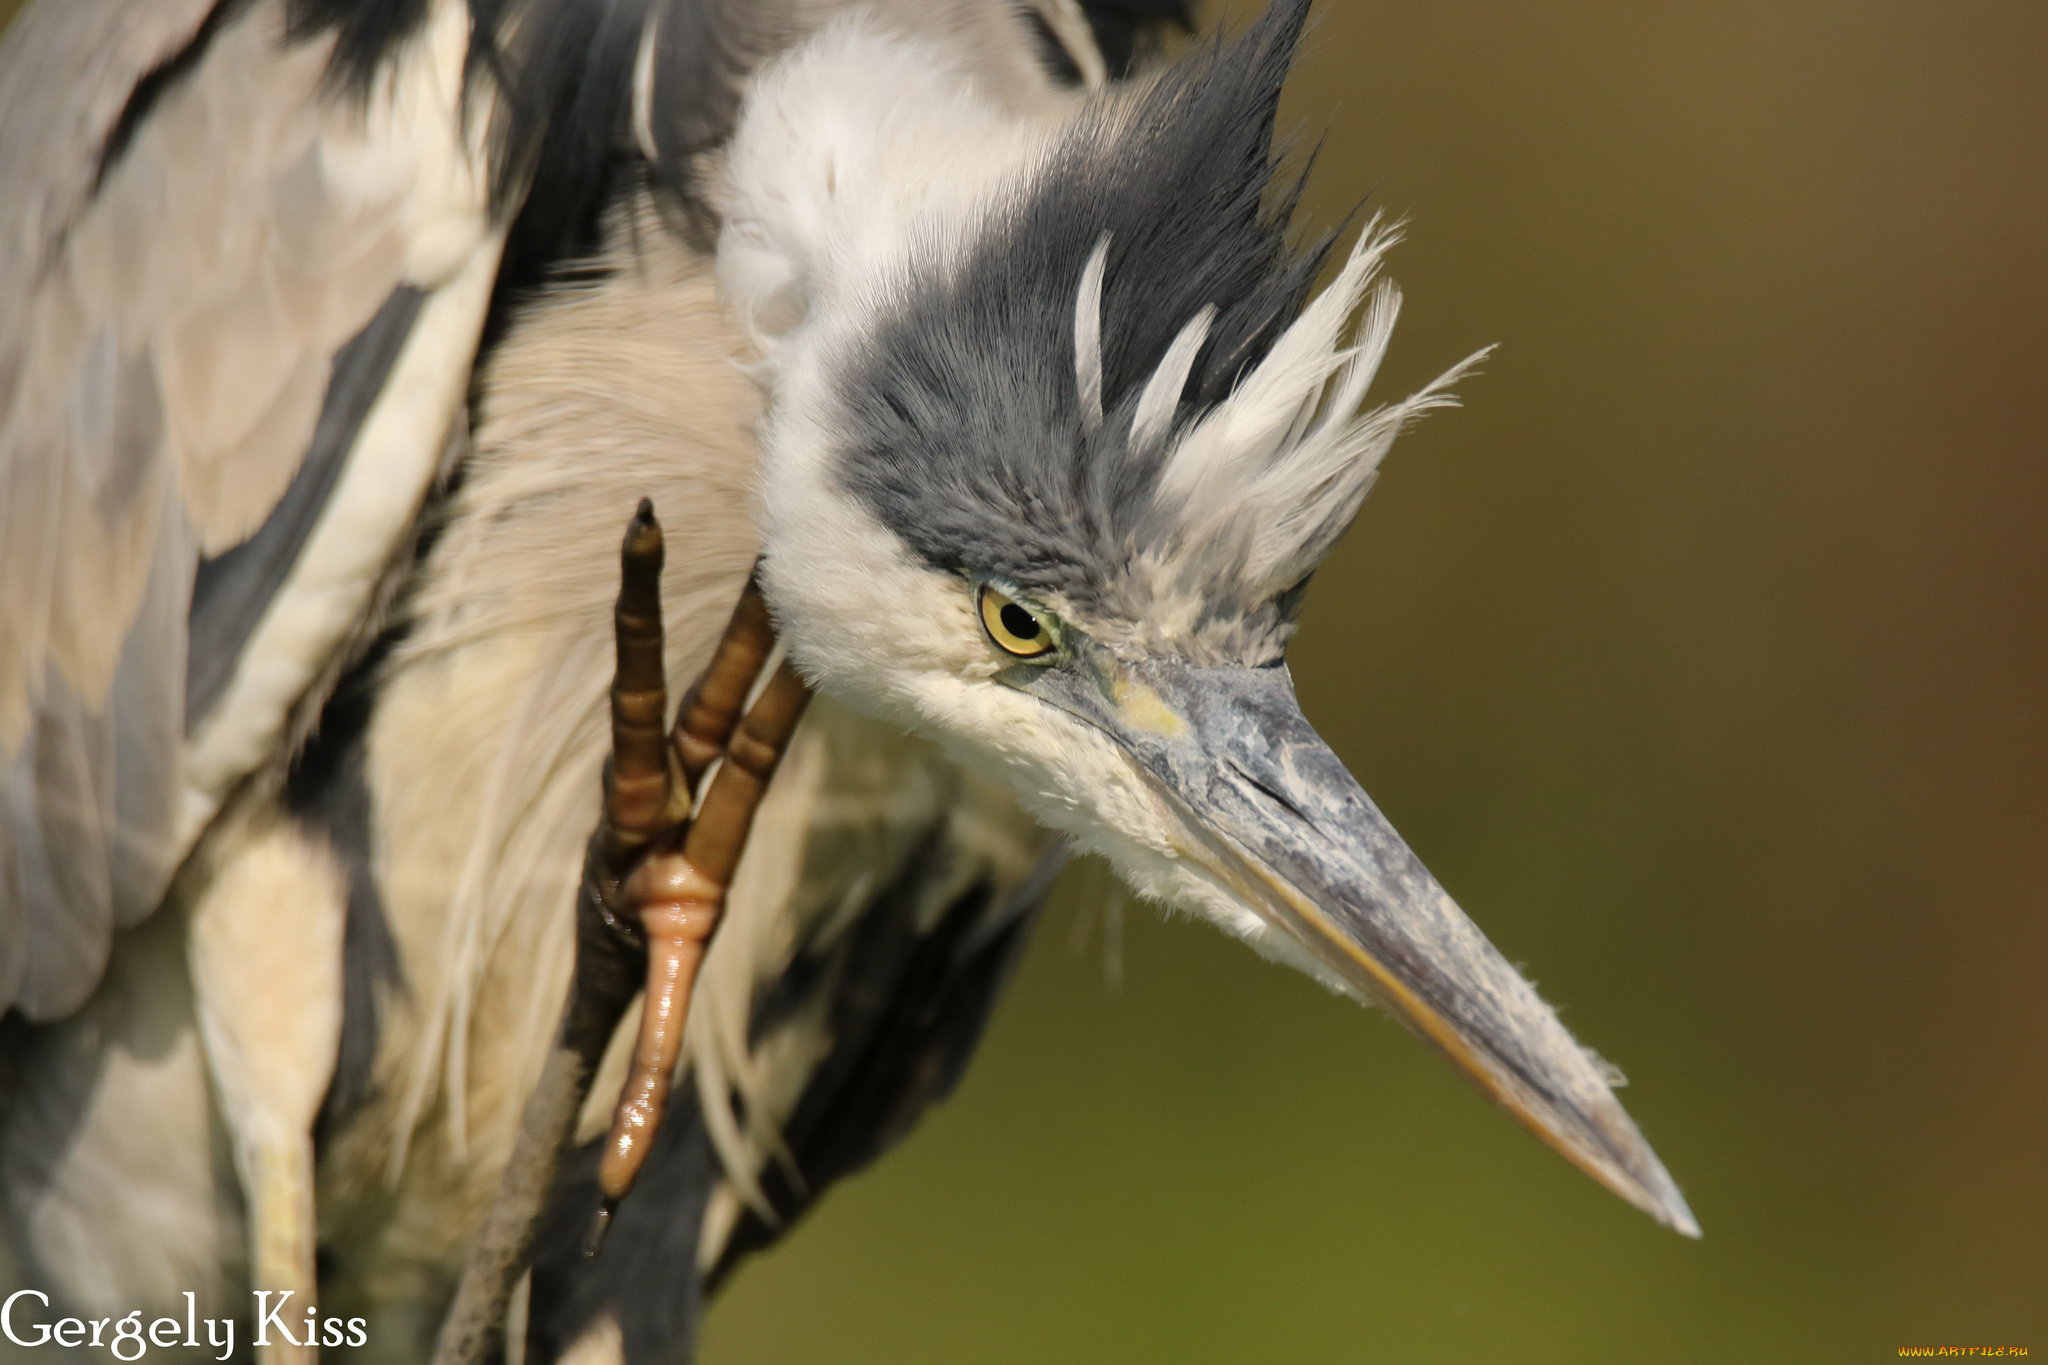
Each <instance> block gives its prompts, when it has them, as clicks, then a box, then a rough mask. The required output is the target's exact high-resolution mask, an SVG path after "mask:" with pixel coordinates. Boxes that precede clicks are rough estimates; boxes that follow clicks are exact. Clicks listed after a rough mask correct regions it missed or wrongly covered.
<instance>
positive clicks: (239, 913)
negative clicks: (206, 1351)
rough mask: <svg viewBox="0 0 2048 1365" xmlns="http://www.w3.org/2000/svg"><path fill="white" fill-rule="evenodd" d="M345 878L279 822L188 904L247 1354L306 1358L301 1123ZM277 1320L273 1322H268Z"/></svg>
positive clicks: (309, 1205)
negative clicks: (250, 1345) (244, 1212)
mask: <svg viewBox="0 0 2048 1365" xmlns="http://www.w3.org/2000/svg"><path fill="white" fill-rule="evenodd" d="M346 906H347V882H346V878H345V876H344V874H343V872H342V870H341V868H340V867H339V866H338V865H337V864H336V862H335V860H334V857H333V855H332V853H331V852H330V851H329V850H327V849H326V848H324V847H322V846H321V845H319V844H316V843H314V842H313V841H311V840H309V839H308V838H306V837H305V836H304V835H303V834H302V833H301V832H299V831H298V830H297V829H296V828H295V827H293V826H291V825H290V824H288V823H284V822H277V823H262V824H259V825H258V826H257V827H255V828H247V829H243V830H240V831H235V832H233V833H232V834H231V835H230V841H229V843H228V844H227V846H226V847H225V849H224V851H223V854H222V856H221V859H220V862H219V864H218V866H217V870H216V872H215V875H214V876H213V877H212V878H211V879H210V881H209V883H208V885H207V887H206V890H205V891H204V893H203V894H202V895H201V896H200V897H199V899H198V902H197V904H196V905H195V906H194V908H193V915H192V925H191V934H190V937H189V939H188V941H187V947H186V951H187V955H188V960H189V962H190V964H191V968H192V977H193V985H194V988H195V995H196V999H197V1004H198V1014H199V1029H200V1038H201V1040H202V1042H203V1045H204V1048H205V1052H206V1060H207V1065H208V1068H209V1070H210V1071H211V1072H212V1075H213V1081H214V1090H215V1093H216V1095H217V1096H218V1099H219V1103H220V1110H221V1116H222V1119H223V1120H224V1121H225V1123H226V1125H227V1128H228V1132H229V1135H230V1136H231V1138H232V1140H233V1145H234V1153H235V1166H236V1170H237V1173H238V1174H239V1175H240V1177H241V1182H242V1189H243V1193H244V1195H245V1197H246V1202H247V1206H248V1235H249V1258H250V1260H249V1272H250V1287H251V1289H252V1290H254V1291H257V1292H259V1293H261V1294H263V1295H264V1296H265V1297H264V1298H263V1299H261V1300H259V1301H258V1302H259V1303H261V1304H262V1305H263V1308H259V1309H258V1316H259V1317H264V1313H263V1310H264V1309H275V1310H276V1313H275V1317H274V1318H264V1322H263V1326H264V1328H265V1330H264V1331H263V1332H262V1333H261V1340H260V1344H259V1346H258V1358H259V1359H260V1360H261V1361H262V1362H264V1365H302V1363H303V1365H310V1362H312V1361H314V1360H316V1359H317V1358H318V1356H319V1351H318V1348H317V1346H316V1344H315V1341H314V1337H315V1335H316V1333H315V1332H314V1331H313V1329H312V1327H311V1325H310V1323H309V1321H308V1315H309V1313H311V1311H312V1310H313V1308H314V1299H315V1295H316V1293H317V1290H318V1284H317V1280H316V1275H315V1268H314V1247H315V1244H316V1241H317V1227H316V1223H315V1218H314V1205H313V1180H314V1166H313V1121H314V1118H315V1116H316V1115H317V1114H318V1112H319V1108H320V1101H321V1097H322V1096H323V1095H324V1094H325V1093H326V1090H327V1083H328V1080H329V1078H330V1077H331V1075H332V1074H333V1070H334V1058H335V1052H336V1049H337V1047H338V1046H339V1044H340V1039H341V997H342V965H341V953H342V926H343V920H344V916H345V914H346ZM279 1324H282V1325H283V1326H282V1330H280V1327H279Z"/></svg>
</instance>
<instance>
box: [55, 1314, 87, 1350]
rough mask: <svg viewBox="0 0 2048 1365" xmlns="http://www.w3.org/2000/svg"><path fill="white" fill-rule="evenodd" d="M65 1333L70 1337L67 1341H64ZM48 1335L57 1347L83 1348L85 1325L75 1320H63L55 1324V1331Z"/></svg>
mask: <svg viewBox="0 0 2048 1365" xmlns="http://www.w3.org/2000/svg"><path fill="white" fill-rule="evenodd" d="M67 1333H68V1334H69V1335H70V1337H71V1339H70V1340H69V1341H66V1340H65V1339H64V1338H65V1335H66V1334H67ZM50 1335H51V1336H52V1337H53V1338H55V1340H56V1342H57V1344H58V1345H59V1346H83V1345H84V1344H85V1324H84V1323H82V1322H80V1321H79V1320H78V1319H77V1318H65V1319H64V1320H63V1321H62V1322H60V1323H58V1324H57V1328H56V1330H55V1331H54V1332H52V1333H51V1334H50Z"/></svg>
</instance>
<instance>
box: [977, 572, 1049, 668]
mask: <svg viewBox="0 0 2048 1365" xmlns="http://www.w3.org/2000/svg"><path fill="white" fill-rule="evenodd" d="M981 628H982V629H983V630H985V631H987V632H988V638H989V639H991V640H993V641H995V643H996V648H998V649H1000V650H1002V651H1003V652H1004V653H1005V654H1014V655H1016V656H1017V657H1018V658H1020V659H1035V658H1038V657H1039V656H1040V655H1044V654H1050V653H1051V652H1052V650H1053V647H1054V645H1055V644H1056V643H1057V641H1055V640H1054V639H1053V635H1052V631H1051V630H1050V629H1048V628H1047V627H1046V624H1045V622H1044V621H1042V620H1040V619H1039V618H1038V616H1037V615H1036V614H1034V613H1033V612H1032V610H1031V609H1030V608H1029V607H1026V606H1024V605H1022V604H1021V603H1018V602H1014V601H1012V600H1011V599H1010V598H1008V597H1005V596H1004V595H1003V594H1002V593H1000V592H998V591H996V589H994V588H992V587H989V586H988V585H986V584H984V585H983V586H982V589H981Z"/></svg>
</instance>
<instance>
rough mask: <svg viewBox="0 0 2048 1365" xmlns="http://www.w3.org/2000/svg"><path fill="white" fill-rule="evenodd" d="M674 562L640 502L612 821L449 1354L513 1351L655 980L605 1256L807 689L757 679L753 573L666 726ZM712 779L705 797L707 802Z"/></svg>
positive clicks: (442, 1345) (623, 585) (624, 575)
mask: <svg viewBox="0 0 2048 1365" xmlns="http://www.w3.org/2000/svg"><path fill="white" fill-rule="evenodd" d="M663 556H664V550H663V543H662V535H661V527H660V524H659V523H658V522H657V521H656V520H655V518H654V509H653V507H652V506H651V505H650V504H649V503H648V502H646V501H645V500H644V499H643V500H642V502H641V504H640V510H639V511H638V513H637V514H636V515H635V516H634V518H633V521H632V523H631V525H630V526H629V527H628V528H627V531H626V540H625V545H624V547H623V549H622V551H621V554H620V588H619V598H618V605H617V608H616V612H615V615H614V635H615V640H616V645H617V651H618V653H617V664H616V668H615V671H614V674H613V682H612V693H611V714H612V757H611V761H610V762H609V763H608V764H607V765H606V768H605V786H604V814H603V816H602V818H601V819H600V820H599V822H598V827H597V829H596V831H595V832H594V833H593V834H592V836H591V839H590V843H589V846H588V849H587V851H586V853H585V856H584V866H583V878H582V881H581V884H580V891H579V893H578V897H577V916H576V963H575V968H574V971H573V973H572V976H571V980H570V987H569V998H568V1001H567V1003H566V1005H565V1006H564V1009H563V1014H562V1023H561V1028H560V1030H559V1031H558V1033H557V1036H556V1042H555V1046H554V1049H553V1050H552V1051H551V1052H550V1054H549V1056H548V1060H547V1063H546V1065H545V1067H544V1068H543V1070H542V1074H541V1080H540V1084H539V1085H538V1086H537V1087H536V1088H535V1090H534V1093H533V1094H532V1095H531V1096H530V1097H529V1098H528V1100H527V1105H526V1109H525V1112H524V1114H523V1116H522V1118H521V1121H520V1131H519V1137H518V1139H517V1141H516V1143H515V1145H514V1148H513V1153H512V1159H511V1161H510V1162H509V1163H508V1164H507V1167H506V1171H505V1176H504V1179H503V1181H502V1182H501V1184H500V1187H499V1198H498V1199H497V1201H496V1202H495V1203H494V1204H493V1206H492V1209H491V1212H490V1214H489V1216H488V1217H487V1219H486V1221H485V1225H484V1227H483V1229H482V1230H481V1231H480V1232H479V1234H478V1236H477V1241H476V1243H475V1244H474V1246H473V1247H472V1248H471V1252H470V1256H469V1261H468V1263H467V1265H465V1267H464V1269H463V1278H462V1282H461V1284H460V1285H459V1286H458V1287H457V1290H456V1297H455V1301H454V1303H453V1304H452V1305H451V1307H450V1309H449V1312H448V1316H447V1318H446V1319H445V1320H444V1321H443V1323H442V1327H441V1334H440V1338H439V1340H438V1341H437V1342H436V1345H435V1351H434V1361H435V1365H477V1363H478V1362H484V1361H491V1360H496V1359H499V1358H501V1357H502V1355H503V1353H504V1330H505V1306H506V1303H507V1301H508V1300H509V1298H510V1295H511V1292H512V1286H513V1284H514V1282H515V1281H516V1280H517V1279H518V1277H519V1275H520V1273H521V1272H522V1271H523V1270H524V1268H525V1266H526V1262H527V1260H528V1257H529V1255H530V1253H531V1250H532V1240H533V1230H534V1226H535V1224H536V1222H537V1221H538V1219H539V1217H540V1212H541V1206H542V1204H543V1202H544V1201H545V1199H546V1197H547V1195H548V1193H549V1191H550V1189H551V1188H552V1185H553V1181H554V1173H555V1168H556V1166H557V1164H558V1161H559V1158H560V1155H561V1152H562V1149H563V1148H564V1147H565V1146H566V1145H567V1144H568V1142H569V1139H570V1135H571V1133H572V1131H573V1129H574V1125H575V1120H576V1115H577V1114H578V1112H579V1111H580V1110H581V1108H582V1105H583V1101H584V1099H585V1097H586V1096H587V1095H588V1093H589V1089H590V1084H591V1080H592V1077H593V1075H594V1073H595V1072H596V1070H597V1067H598V1064H599V1062H600V1061H601V1060H602V1059H603V1055H604V1051H605V1047H606V1045H607V1044H608V1043H609V1042H610V1040H611V1037H612V1034H613V1031H614V1030H615V1029H616V1028H617V1026H618V1023H619V1020H620V1018H621V1017H622V1016H623V1015H624V1013H625V1009H626V1006H627V1005H628V1004H629V1003H631V1000H632V996H633V993H634V989H635V987H636V986H640V985H642V984H643V983H644V985H645V990H646V1000H645V1004H644V1006H643V1008H642V1011H641V1026H640V1032H639V1035H638V1038H637V1040H636V1046H635V1049H634V1057H633V1063H632V1065H631V1067H630V1069H629V1072H628V1078H627V1081H626V1084H625V1086H624V1088H623V1090H622V1093H621V1095H620V1099H619V1104H618V1109H617V1113H616V1116H615V1118H614V1121H613V1125H612V1132H611V1135H610V1137H609V1138H608V1139H607V1141H606V1145H605V1154H604V1159H603V1163H602V1167H601V1174H600V1185H601V1188H602V1189H603V1192H604V1197H605V1202H604V1206H603V1207H602V1208H601V1209H600V1211H599V1217H598V1222H597V1225H596V1227H595V1228H594V1229H593V1231H592V1237H591V1242H590V1251H591V1254H593V1255H595V1254H596V1253H597V1250H598V1248H599V1247H600V1246H601V1244H602V1240H603V1233H604V1229H605V1227H606V1226H607V1224H608V1221H609V1216H610V1210H611V1206H612V1204H613V1203H615V1202H616V1201H617V1200H618V1199H620V1198H622V1197H624V1195H625V1194H626V1192H627V1191H628V1190H629V1189H630V1188H631V1187H632V1184H633V1180H634V1177H635V1176H637V1175H638V1173H639V1169H640V1166H641V1165H642V1164H643V1163H644V1162H645V1160H646V1156H647V1151H648V1149H649V1146H650V1145H651V1143H652V1140H653V1138H654V1135H655V1133H656V1132H657V1131H658V1129H659V1126H660V1123H661V1117H662V1112H663V1110H664V1108H665V1106H666V1103H667V1097H668V1085H669V1078H670V1076H671V1075H672V1074H673V1072H674V1069H675V1064H676V1060H677V1057H678V1056H679V1055H680V1052H681V1045H682V1032H683V1026H684V1023H685V1021H686V1019H687V1018H688V1015H689V1001H690V992H691V988H692V986H693V985H694V984H695V981H696V973H697V968H698V966H699V965H700V964H701V963H702V960H703V954H704V951H705V949H706V947H707V946H708V945H709V942H710V938H711V935H712V933H713V932H714V931H715V930H716V928H717V926H718V918H719V914H720V912H721V910H722V909H723V906H724V900H725V891H726V888H727V887H728V886H729V885H730V884H731V881H732V874H733V869H734V868H735V866H736V865H737V864H738V862H739V856H740V853H741V851H742V850H743V849H744V848H745V846H746V841H747V834H748V832H749V830H750V829H751V827H752V824H753V818H754V812H755V810H756V808H757V807H758V806H759V804H760V801H761V797H762V795H763V794H764V793H765V791H766V789H767V784H768V780H769V778H770V777H771V776H772V775H773V773H774V770H775V766H776V764H777V763H778V762H779V761H780V759H781V757H782V753H783V750H784V749H785V748H786V747H787V746H788V743H789V739H790V736H791V735H792V734H793V733H794V731H795V729H796V724H797V721H798V720H799V719H800V718H801V717H802V715H803V710H804V706H805V704H806V703H807V702H808V701H809V699H810V694H809V691H808V689H807V688H806V687H805V686H804V683H803V680H802V678H801V677H799V676H798V675H797V673H796V671H795V670H794V669H792V668H790V667H789V666H788V664H786V663H784V664H781V665H779V666H778V667H777V668H776V669H775V671H774V673H773V674H772V675H771V676H770V677H769V678H768V680H767V681H766V682H765V683H764V684H760V685H759V686H758V688H757V683H759V682H760V673H761V671H762V669H763V667H764V666H765V665H766V663H767V661H768V660H769V658H770V656H771V655H772V654H773V651H774V632H773V628H772V626H771V624H770V622H769V620H768V611H767V608H766V606H765V605H764V604H763V603H762V601H761V596H760V593H759V591H758V589H757V588H756V587H755V585H754V584H753V583H752V582H751V581H750V582H749V583H748V585H747V589H746V592H745V593H744V594H743V595H742V597H741V599H740V603H739V606H738V607H737V609H735V611H734V613H733V617H732V620H731V621H730V622H729V623H728V625H727V626H726V630H725V634H724V636H723V637H722V638H721V640H720V642H719V645H718V648H717V650H716V652H715V653H714V654H713V656H712V660H711V663H710V664H709V665H708V666H707V667H706V669H705V672H704V675H703V676H702V677H701V678H699V679H698V680H697V683H696V684H695V685H694V686H693V687H692V688H691V689H690V691H689V692H688V693H687V694H686V695H685V697H684V699H683V702H682V704H681V706H680V707H679V708H678V719H677V722H676V727H675V730H674V731H673V732H672V733H671V732H669V731H667V730H666V729H665V728H664V722H665V720H666V716H667V709H668V687H667V680H666V677H665V674H664V669H663V663H662V638H663V632H662V623H661V566H662V560H663ZM750 695H752V696H753V704H752V705H751V706H748V705H747V704H746V703H747V700H748V698H749V696H750ZM707 779H708V781H709V783H710V785H709V788H708V790H705V791H703V792H702V798H703V799H702V800H701V802H700V801H697V800H695V799H694V798H695V796H696V795H697V793H698V789H699V788H700V787H703V785H704V783H705V781H706V780H707ZM693 812H694V813H693Z"/></svg>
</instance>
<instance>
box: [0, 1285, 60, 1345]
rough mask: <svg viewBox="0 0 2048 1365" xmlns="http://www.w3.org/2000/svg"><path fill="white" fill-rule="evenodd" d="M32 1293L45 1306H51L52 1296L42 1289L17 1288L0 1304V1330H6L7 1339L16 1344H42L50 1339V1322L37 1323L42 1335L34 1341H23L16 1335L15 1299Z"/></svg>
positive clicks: (23, 1297)
mask: <svg viewBox="0 0 2048 1365" xmlns="http://www.w3.org/2000/svg"><path fill="white" fill-rule="evenodd" d="M31 1295H33V1296H34V1297H35V1298H36V1299H37V1300H38V1301H39V1302H41V1304H42V1305H43V1307H45V1308H48V1307H49V1306H50V1296H49V1295H48V1294H45V1293H44V1292H43V1291H42V1290H40V1289H17V1290H15V1291H14V1292H13V1293H12V1294H9V1295H8V1296H7V1302H6V1303H4V1304H0V1332H5V1333H6V1334H7V1339H8V1340H9V1341H11V1342H13V1343H14V1344H15V1345H16V1346H40V1345H42V1344H43V1343H44V1342H46V1341H48V1340H49V1339H50V1324H49V1323H47V1322H39V1323H37V1324H36V1330H37V1331H39V1332H41V1333H42V1335H41V1336H39V1337H37V1338H36V1339H35V1340H34V1341H23V1340H22V1339H21V1338H20V1337H18V1336H16V1335H14V1301H15V1300H16V1299H25V1298H28V1297H30V1296H31Z"/></svg>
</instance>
